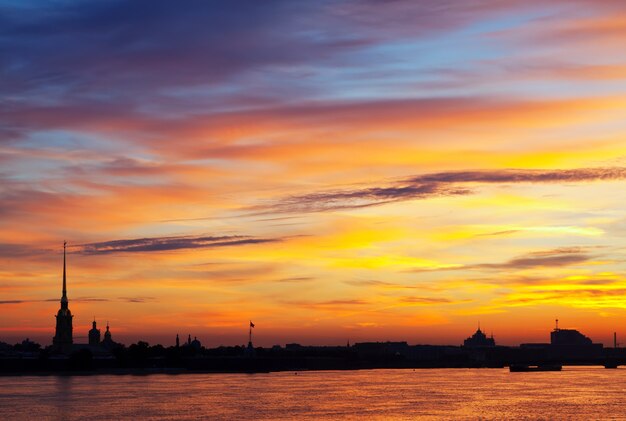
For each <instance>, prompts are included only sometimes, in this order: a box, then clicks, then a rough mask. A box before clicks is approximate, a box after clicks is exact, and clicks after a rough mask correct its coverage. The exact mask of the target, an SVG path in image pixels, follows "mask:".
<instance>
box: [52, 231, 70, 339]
mask: <svg viewBox="0 0 626 421" xmlns="http://www.w3.org/2000/svg"><path fill="white" fill-rule="evenodd" d="M66 245H67V243H65V242H64V243H63V295H62V296H61V308H60V309H59V311H58V312H57V315H56V331H55V334H54V338H53V339H52V345H53V347H54V348H55V350H56V351H59V352H69V351H71V348H72V318H73V317H74V316H72V312H71V311H70V309H69V307H68V304H69V302H68V299H67V277H66V269H65V247H66Z"/></svg>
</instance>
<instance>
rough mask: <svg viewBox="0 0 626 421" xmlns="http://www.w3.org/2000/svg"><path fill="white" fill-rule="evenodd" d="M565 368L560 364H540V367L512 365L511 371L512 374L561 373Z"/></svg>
mask: <svg viewBox="0 0 626 421" xmlns="http://www.w3.org/2000/svg"><path fill="white" fill-rule="evenodd" d="M562 368H563V366H562V365H560V364H539V365H528V364H511V365H510V366H509V371H510V372H511V373H519V372H527V371H561V369H562Z"/></svg>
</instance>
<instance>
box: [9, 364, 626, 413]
mask: <svg viewBox="0 0 626 421" xmlns="http://www.w3.org/2000/svg"><path fill="white" fill-rule="evenodd" d="M625 389H626V368H621V369H617V370H606V369H604V368H601V367H564V368H563V371H561V372H535V373H509V372H508V370H507V369H427V370H362V371H308V372H298V373H297V374H296V373H294V372H281V373H263V374H179V375H166V374H155V375H148V376H133V375H94V376H44V377H34V376H16V377H0V411H1V412H0V418H1V419H6V420H26V419H35V420H39V421H42V420H81V419H89V420H121V419H133V420H134V419H146V420H195V419H207V420H239V419H250V420H251V419H263V420H282V419H298V420H300V419H315V420H336V419H347V420H351V419H354V420H357V419H358V420H366V419H367V420H376V419H380V420H383V419H385V420H386V419H399V420H403V419H407V420H408V419H416V418H420V419H527V420H531V419H532V420H535V419H543V420H548V419H626V393H624V392H625Z"/></svg>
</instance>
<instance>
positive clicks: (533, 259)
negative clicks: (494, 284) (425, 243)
mask: <svg viewBox="0 0 626 421" xmlns="http://www.w3.org/2000/svg"><path fill="white" fill-rule="evenodd" d="M595 257H597V256H595V255H592V254H590V253H589V249H588V248H585V247H563V248H557V249H552V250H542V251H536V252H531V253H527V254H523V255H520V256H517V257H514V258H512V259H510V260H507V261H505V262H501V263H477V264H473V265H457V266H449V267H442V268H434V269H430V268H427V269H423V268H418V269H412V270H410V272H442V271H463V270H484V269H487V270H490V269H511V270H523V269H533V268H548V267H553V268H554V267H565V266H571V265H576V264H580V263H584V262H587V261H589V260H591V259H593V258H595Z"/></svg>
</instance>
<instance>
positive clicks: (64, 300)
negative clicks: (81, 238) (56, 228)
mask: <svg viewBox="0 0 626 421" xmlns="http://www.w3.org/2000/svg"><path fill="white" fill-rule="evenodd" d="M66 246H67V241H63V296H62V297H61V306H62V307H63V306H64V307H65V308H67V301H68V300H67V274H66V269H65V247H66Z"/></svg>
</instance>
